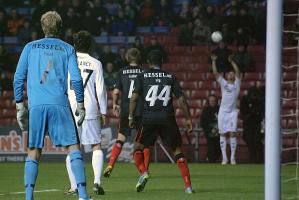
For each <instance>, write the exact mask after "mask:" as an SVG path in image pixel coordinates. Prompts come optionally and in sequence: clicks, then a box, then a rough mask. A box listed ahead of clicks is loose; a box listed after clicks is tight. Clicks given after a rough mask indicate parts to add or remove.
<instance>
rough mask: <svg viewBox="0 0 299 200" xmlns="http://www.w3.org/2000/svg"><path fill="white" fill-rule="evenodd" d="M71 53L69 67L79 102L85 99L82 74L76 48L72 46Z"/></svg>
mask: <svg viewBox="0 0 299 200" xmlns="http://www.w3.org/2000/svg"><path fill="white" fill-rule="evenodd" d="M71 51H72V52H71V54H70V56H69V61H68V69H69V73H70V80H71V82H72V87H73V89H74V91H75V95H76V100H77V102H78V103H81V102H83V101H84V88H83V81H82V77H81V74H80V70H79V67H78V63H77V56H76V53H75V49H74V48H72V50H71Z"/></svg>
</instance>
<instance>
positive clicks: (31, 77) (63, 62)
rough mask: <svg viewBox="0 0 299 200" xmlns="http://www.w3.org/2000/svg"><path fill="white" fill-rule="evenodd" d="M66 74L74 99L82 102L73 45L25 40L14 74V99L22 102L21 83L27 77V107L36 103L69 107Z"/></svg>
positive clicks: (81, 86)
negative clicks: (73, 92)
mask: <svg viewBox="0 0 299 200" xmlns="http://www.w3.org/2000/svg"><path fill="white" fill-rule="evenodd" d="M68 73H69V74H70V77H71V82H72V85H73V88H74V90H75V93H76V101H77V102H83V101H84V91H83V82H82V77H81V75H80V71H79V68H78V64H77V57H76V53H75V50H74V48H73V46H71V45H69V44H67V43H65V42H63V41H62V40H60V39H57V38H43V39H41V40H36V41H33V42H30V43H28V44H27V45H26V46H25V47H24V49H23V51H22V54H21V56H20V59H19V62H18V65H17V69H16V72H15V75H14V83H13V84H14V95H15V100H16V102H17V103H18V102H22V101H23V90H24V82H25V80H27V95H28V105H29V108H30V107H33V106H38V105H63V106H69V105H70V104H69V101H68V95H67V88H68V83H67V82H68Z"/></svg>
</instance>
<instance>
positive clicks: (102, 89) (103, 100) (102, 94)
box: [95, 61, 107, 115]
mask: <svg viewBox="0 0 299 200" xmlns="http://www.w3.org/2000/svg"><path fill="white" fill-rule="evenodd" d="M95 86H96V94H97V98H98V102H99V107H100V112H101V114H103V115H105V114H107V90H106V86H105V83H104V77H103V68H102V64H101V62H99V61H98V62H97V66H96V77H95Z"/></svg>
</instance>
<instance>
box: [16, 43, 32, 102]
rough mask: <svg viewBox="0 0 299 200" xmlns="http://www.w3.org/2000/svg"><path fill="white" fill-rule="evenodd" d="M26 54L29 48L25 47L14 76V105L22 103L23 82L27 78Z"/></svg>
mask: <svg viewBox="0 0 299 200" xmlns="http://www.w3.org/2000/svg"><path fill="white" fill-rule="evenodd" d="M28 54H29V48H28V45H26V46H25V47H24V49H23V51H22V53H21V56H20V59H19V62H18V65H17V69H16V72H15V75H14V81H13V89H14V96H15V100H16V103H20V102H22V101H23V90H24V81H25V79H26V77H27V71H28Z"/></svg>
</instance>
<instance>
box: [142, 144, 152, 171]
mask: <svg viewBox="0 0 299 200" xmlns="http://www.w3.org/2000/svg"><path fill="white" fill-rule="evenodd" d="M143 158H144V166H145V169H146V171H148V167H149V163H150V159H151V150H150V148H144V149H143Z"/></svg>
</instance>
